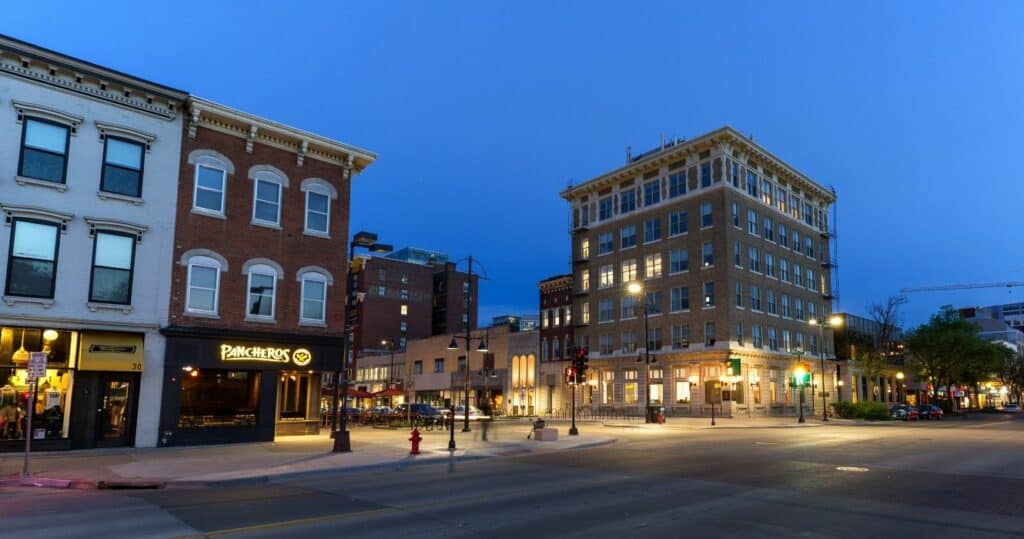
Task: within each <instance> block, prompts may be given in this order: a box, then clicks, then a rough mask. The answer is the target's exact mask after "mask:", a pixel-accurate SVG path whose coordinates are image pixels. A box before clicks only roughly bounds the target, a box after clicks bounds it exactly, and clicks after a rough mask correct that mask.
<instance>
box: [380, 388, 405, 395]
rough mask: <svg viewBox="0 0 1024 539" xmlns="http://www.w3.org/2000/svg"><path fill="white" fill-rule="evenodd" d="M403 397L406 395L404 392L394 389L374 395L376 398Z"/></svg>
mask: <svg viewBox="0 0 1024 539" xmlns="http://www.w3.org/2000/svg"><path fill="white" fill-rule="evenodd" d="M402 395H405V392H404V391H402V390H401V389H396V388H393V387H391V388H388V389H385V390H383V391H378V392H376V393H374V394H373V396H374V397H401V396H402Z"/></svg>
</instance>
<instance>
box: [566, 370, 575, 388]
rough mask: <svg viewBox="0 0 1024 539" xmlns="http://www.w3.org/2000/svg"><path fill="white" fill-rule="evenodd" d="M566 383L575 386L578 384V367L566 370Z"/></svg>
mask: <svg viewBox="0 0 1024 539" xmlns="http://www.w3.org/2000/svg"><path fill="white" fill-rule="evenodd" d="M565 383H566V384H575V383H576V367H566V368H565Z"/></svg>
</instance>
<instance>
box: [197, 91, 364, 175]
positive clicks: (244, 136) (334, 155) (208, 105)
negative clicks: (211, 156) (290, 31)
mask: <svg viewBox="0 0 1024 539" xmlns="http://www.w3.org/2000/svg"><path fill="white" fill-rule="evenodd" d="M189 113H190V115H189V118H190V120H189V136H195V129H196V127H199V126H202V127H204V128H206V129H211V130H213V131H217V132H220V133H224V134H226V135H231V136H233V137H237V138H239V139H241V140H244V141H245V142H246V146H247V147H251V146H252V145H253V144H257V143H258V144H264V145H267V146H271V147H274V148H278V149H281V150H285V151H288V152H292V153H294V154H295V156H296V162H297V164H298V165H299V166H301V165H302V162H303V160H305V159H307V158H308V159H316V160H319V161H324V162H327V163H331V164H333V165H338V166H340V167H342V168H345V169H347V170H351V171H352V172H353V173H357V174H358V173H359V172H362V170H363V169H364V168H366V167H367V166H369V165H370V164H371V163H373V162H374V161H375V160H376V159H377V155H376V154H374V153H372V152H369V151H367V150H364V149H362V148H357V147H355V146H351V145H349V144H345V143H343V142H338V141H335V140H331V139H329V138H326V137H322V136H320V135H315V134H313V133H309V132H307V131H302V130H300V129H296V128H294V127H290V126H287V125H283V124H279V123H277V122H273V121H271V120H267V119H265V118H260V117H258V116H255V115H252V114H249V113H247V112H242V111H239V110H236V109H232V108H230V107H226V106H224V105H220V104H218V103H214V102H213V101H209V100H206V99H203V98H201V97H196V96H191V97H190V98H189Z"/></svg>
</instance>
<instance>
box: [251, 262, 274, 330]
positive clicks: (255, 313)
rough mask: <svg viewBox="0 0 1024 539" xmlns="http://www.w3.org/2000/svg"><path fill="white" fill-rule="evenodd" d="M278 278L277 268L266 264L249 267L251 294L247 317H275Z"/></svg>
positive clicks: (271, 318)
mask: <svg viewBox="0 0 1024 539" xmlns="http://www.w3.org/2000/svg"><path fill="white" fill-rule="evenodd" d="M277 279H278V274H277V270H275V269H274V268H272V267H270V266H268V265H266V264H255V265H253V266H251V267H249V294H248V302H247V304H246V307H245V309H246V310H245V316H246V317H247V318H265V319H269V320H273V319H274V297H275V295H276V292H277Z"/></svg>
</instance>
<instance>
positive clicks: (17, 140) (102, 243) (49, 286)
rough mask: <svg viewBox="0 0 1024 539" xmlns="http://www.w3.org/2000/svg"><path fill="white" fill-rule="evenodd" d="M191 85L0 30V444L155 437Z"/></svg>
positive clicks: (86, 443) (127, 441) (134, 441)
mask: <svg viewBox="0 0 1024 539" xmlns="http://www.w3.org/2000/svg"><path fill="white" fill-rule="evenodd" d="M186 98H187V94H186V93H184V92H182V91H180V90H175V89H173V88H168V87H166V86H163V85H159V84H155V83H152V82H149V81H145V80H142V79H139V78H137V77H132V76H130V75H126V74H124V73H120V72H117V71H114V70H112V69H109V68H106V67H102V66H98V65H95V64H92V63H89V62H86V61H83V60H79V59H76V58H72V57H70V56H66V55H63V54H59V53H56V52H53V51H50V50H47V49H43V48H41V47H38V46H35V45H31V44H28V43H24V42H21V41H18V40H15V39H12V38H9V37H5V36H0V126H2V128H0V212H2V214H3V231H2V233H0V253H2V254H0V272H2V279H3V287H4V289H3V302H2V303H0V451H2V450H19V451H20V450H23V449H24V442H23V441H19V440H24V437H25V436H26V435H31V436H32V438H33V446H34V447H35V448H37V449H43V450H52V449H67V448H91V447H111V446H130V445H135V446H152V445H154V444H155V443H156V438H157V422H158V416H159V409H160V397H159V395H160V387H161V379H162V377H163V356H164V338H163V336H162V335H161V334H160V332H159V328H160V327H161V326H163V325H165V324H166V321H167V308H168V307H167V306H168V297H169V296H170V292H169V287H170V268H171V250H172V239H173V230H174V215H175V202H174V201H175V199H176V196H177V185H178V160H179V155H180V149H181V127H182V112H183V107H184V105H185V100H186ZM33 354H42V356H45V358H46V361H47V365H46V367H47V368H46V372H45V376H44V377H43V378H41V379H40V380H39V382H38V386H37V392H36V402H37V403H38V404H37V405H36V407H35V411H36V413H35V414H34V417H33V420H32V422H31V425H29V424H28V422H27V417H26V415H27V412H28V404H27V400H28V393H29V383H28V380H27V378H26V375H27V371H26V365H27V364H28V362H29V360H30V358H31V357H32V355H33ZM36 357H41V356H36Z"/></svg>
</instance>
